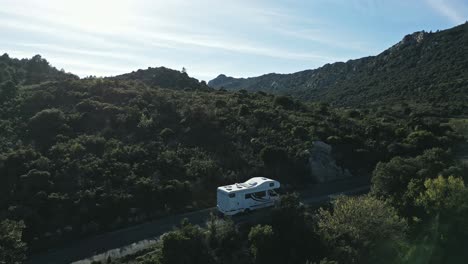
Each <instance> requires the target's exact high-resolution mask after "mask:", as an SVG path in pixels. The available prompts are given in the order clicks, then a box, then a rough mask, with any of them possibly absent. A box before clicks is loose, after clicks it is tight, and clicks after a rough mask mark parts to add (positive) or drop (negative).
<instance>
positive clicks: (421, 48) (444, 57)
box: [208, 23, 468, 108]
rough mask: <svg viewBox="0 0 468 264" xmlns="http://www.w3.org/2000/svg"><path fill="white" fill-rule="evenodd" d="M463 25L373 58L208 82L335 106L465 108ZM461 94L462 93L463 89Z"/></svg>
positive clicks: (409, 39)
mask: <svg viewBox="0 0 468 264" xmlns="http://www.w3.org/2000/svg"><path fill="white" fill-rule="evenodd" d="M467 45H468V24H467V23H465V24H462V25H459V26H456V27H453V28H450V29H447V30H442V31H437V32H435V33H432V32H425V31H418V32H414V33H412V34H408V35H406V36H404V37H403V38H402V40H401V41H399V42H398V43H396V44H395V45H393V46H391V47H390V48H388V49H386V50H384V51H383V52H381V53H380V54H378V55H376V56H368V57H363V58H360V59H353V60H348V61H347V62H335V63H332V64H325V65H324V66H322V67H319V68H317V69H309V70H304V71H299V72H296V73H290V74H277V73H270V74H264V75H261V76H257V77H249V78H233V77H229V76H226V75H224V74H221V75H219V76H218V77H216V78H215V79H213V80H211V81H210V82H208V85H209V86H211V87H213V88H224V89H227V90H234V91H235V90H240V89H245V90H247V91H251V92H256V91H263V92H270V93H274V94H280V95H290V96H293V97H296V98H299V99H302V100H311V101H322V102H327V103H330V104H332V105H337V106H350V107H360V106H369V105H375V104H380V103H394V102H401V101H406V102H413V103H423V104H430V105H433V104H435V105H445V104H447V103H449V102H452V103H453V102H455V104H456V105H457V108H460V107H461V108H466V107H464V106H463V102H464V101H466V100H468V95H467V92H466V87H468V70H467V69H468V67H467V66H468V52H466V50H465V51H464V49H466V48H464V47H466V46H467ZM464 88H465V89H464Z"/></svg>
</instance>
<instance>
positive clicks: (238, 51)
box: [0, 0, 468, 81]
mask: <svg viewBox="0 0 468 264" xmlns="http://www.w3.org/2000/svg"><path fill="white" fill-rule="evenodd" d="M466 20H468V1H467V0H411V1H409V0H392V1H385V0H288V1H286V0H231V1H228V0H223V1H220V0H196V1H191V0H166V1H162V0H79V1H75V0H0V35H1V36H2V37H1V38H0V53H1V54H3V53H8V54H9V55H10V56H11V57H16V58H26V57H29V58H30V57H32V56H34V55H35V54H40V55H42V56H43V57H44V58H46V59H47V60H48V61H49V62H50V63H51V64H52V65H53V66H55V67H56V68H58V69H62V68H63V69H65V70H66V71H67V72H72V73H75V74H77V75H79V76H81V77H85V76H89V75H95V76H111V75H117V74H122V73H127V72H131V71H134V70H137V69H146V68H148V67H159V66H165V67H168V68H173V69H177V70H181V69H182V67H185V68H186V69H187V73H188V74H189V75H190V76H193V77H195V78H198V79H200V80H206V81H209V80H211V79H213V78H215V77H216V76H217V75H219V74H221V73H223V74H226V75H228V76H234V77H250V76H258V75H262V74H265V73H270V72H276V73H291V72H296V71H301V70H305V69H314V68H317V67H320V66H322V65H324V64H326V63H333V62H337V61H347V60H349V59H357V58H360V57H364V56H370V55H377V54H379V53H380V52H382V51H383V50H385V49H387V48H389V47H390V46H392V45H393V44H395V43H397V42H398V41H400V40H401V39H402V38H403V36H404V35H406V34H409V33H412V32H415V31H420V30H426V31H431V30H432V31H436V30H442V29H447V28H450V27H453V26H456V25H458V24H461V23H464V22H465V21H466Z"/></svg>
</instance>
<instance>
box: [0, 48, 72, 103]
mask: <svg viewBox="0 0 468 264" xmlns="http://www.w3.org/2000/svg"><path fill="white" fill-rule="evenodd" d="M66 79H78V77H77V76H75V75H73V74H71V73H65V71H64V70H57V69H56V68H54V67H52V66H50V65H49V62H48V61H47V60H45V59H43V58H42V57H41V56H40V55H36V56H34V57H32V58H31V59H21V60H19V59H15V58H10V57H9V56H8V54H6V53H5V54H3V55H2V56H0V83H4V82H6V81H12V82H13V83H14V84H35V83H41V82H45V81H59V80H66ZM2 93H3V89H2ZM2 93H0V98H1V97H2Z"/></svg>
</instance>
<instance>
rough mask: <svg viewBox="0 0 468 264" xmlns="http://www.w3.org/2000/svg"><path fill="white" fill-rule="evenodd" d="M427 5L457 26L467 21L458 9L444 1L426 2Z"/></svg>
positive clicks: (427, 0) (433, 0) (430, 0)
mask: <svg viewBox="0 0 468 264" xmlns="http://www.w3.org/2000/svg"><path fill="white" fill-rule="evenodd" d="M426 2H427V4H428V5H429V6H430V7H431V8H433V9H434V10H435V11H437V12H438V13H439V14H441V15H442V16H445V17H446V18H448V19H449V20H450V21H451V22H453V23H455V24H461V23H463V22H465V21H466V17H464V16H463V15H462V14H460V13H459V11H458V8H457V7H455V6H453V5H451V4H449V3H448V2H447V1H444V0H426Z"/></svg>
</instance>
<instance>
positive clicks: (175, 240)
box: [161, 219, 213, 264]
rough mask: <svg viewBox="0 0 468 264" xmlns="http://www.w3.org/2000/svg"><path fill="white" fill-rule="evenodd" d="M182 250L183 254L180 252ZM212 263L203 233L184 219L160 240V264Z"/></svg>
mask: <svg viewBox="0 0 468 264" xmlns="http://www.w3.org/2000/svg"><path fill="white" fill-rule="evenodd" d="M181 250H183V252H181ZM190 263H206V264H210V263H213V259H212V257H211V256H210V254H209V251H208V246H207V244H206V239H205V235H204V233H203V231H202V230H201V229H200V227H198V226H194V225H192V224H190V223H188V222H187V220H186V219H185V220H184V221H182V224H181V228H180V229H178V230H176V231H172V232H169V233H167V234H165V235H164V236H163V238H162V249H161V264H190Z"/></svg>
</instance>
